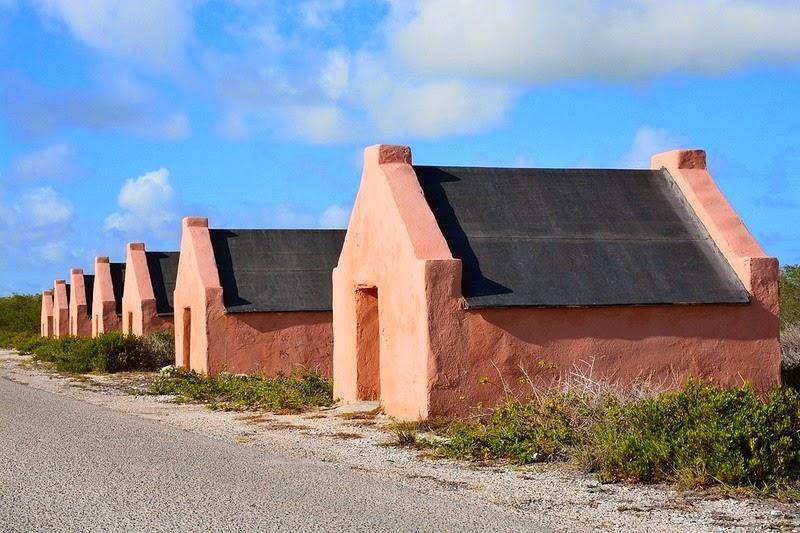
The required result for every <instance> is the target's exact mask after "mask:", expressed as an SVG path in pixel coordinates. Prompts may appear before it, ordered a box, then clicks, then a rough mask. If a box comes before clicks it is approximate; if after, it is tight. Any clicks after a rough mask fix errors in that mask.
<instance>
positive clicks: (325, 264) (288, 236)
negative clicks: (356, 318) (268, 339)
mask: <svg viewBox="0 0 800 533" xmlns="http://www.w3.org/2000/svg"><path fill="white" fill-rule="evenodd" d="M209 233H210V236H211V245H212V247H213V249H214V257H215V260H216V263H217V270H218V272H219V279H220V284H221V285H222V291H223V301H224V304H225V309H226V310H227V312H229V313H246V312H289V311H330V310H331V308H332V293H331V283H332V281H331V276H332V271H333V268H334V267H335V266H336V263H337V261H338V259H339V254H340V252H341V249H342V242H343V241H344V235H345V232H344V231H343V230H239V229H231V230H225V229H212V230H209Z"/></svg>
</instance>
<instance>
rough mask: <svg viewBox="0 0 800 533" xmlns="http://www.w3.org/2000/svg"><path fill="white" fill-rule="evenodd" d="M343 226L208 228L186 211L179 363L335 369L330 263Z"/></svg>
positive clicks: (237, 368) (178, 297)
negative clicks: (333, 363)
mask: <svg viewBox="0 0 800 533" xmlns="http://www.w3.org/2000/svg"><path fill="white" fill-rule="evenodd" d="M343 238H344V231H335V230H262V229H245V230H239V229H209V228H208V219H206V218H195V217H188V218H184V219H183V233H182V237H181V246H180V260H179V262H178V276H177V281H176V286H175V350H176V364H177V365H178V366H182V367H184V368H190V369H192V370H195V371H197V372H203V373H209V374H215V373H218V372H221V371H227V372H234V373H237V372H258V373H262V374H265V375H271V374H275V373H278V372H283V373H287V372H292V371H295V370H301V369H316V370H318V371H319V372H320V373H321V374H323V375H325V376H330V375H331V359H332V331H331V320H332V316H331V270H332V269H333V266H334V265H335V264H336V260H337V258H338V257H339V251H340V250H341V244H342V240H343Z"/></svg>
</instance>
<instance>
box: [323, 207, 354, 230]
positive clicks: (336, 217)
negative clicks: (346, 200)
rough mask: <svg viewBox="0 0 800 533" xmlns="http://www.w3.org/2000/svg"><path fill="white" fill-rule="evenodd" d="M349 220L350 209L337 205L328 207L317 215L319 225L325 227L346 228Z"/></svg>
mask: <svg viewBox="0 0 800 533" xmlns="http://www.w3.org/2000/svg"><path fill="white" fill-rule="evenodd" d="M349 221H350V209H347V208H345V207H342V206H339V205H332V206H330V207H328V208H327V209H326V210H325V211H323V212H322V214H321V215H320V217H319V227H321V228H325V229H340V228H346V227H347V223H348V222H349Z"/></svg>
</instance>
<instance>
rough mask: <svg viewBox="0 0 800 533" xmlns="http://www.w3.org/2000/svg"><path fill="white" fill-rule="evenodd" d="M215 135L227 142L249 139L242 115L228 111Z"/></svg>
mask: <svg viewBox="0 0 800 533" xmlns="http://www.w3.org/2000/svg"><path fill="white" fill-rule="evenodd" d="M215 131H216V132H217V135H219V136H220V137H222V138H223V139H228V140H229V141H242V140H245V139H248V138H249V137H250V128H248V127H247V119H246V118H245V116H244V114H243V113H239V112H236V111H228V112H227V113H226V114H225V116H224V117H223V118H222V120H221V121H220V122H219V124H217V127H216V129H215Z"/></svg>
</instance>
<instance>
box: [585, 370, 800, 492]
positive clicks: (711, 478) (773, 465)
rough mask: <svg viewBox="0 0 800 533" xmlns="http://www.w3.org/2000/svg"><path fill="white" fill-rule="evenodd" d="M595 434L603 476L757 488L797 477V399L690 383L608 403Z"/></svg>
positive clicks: (781, 391)
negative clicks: (636, 399)
mask: <svg viewBox="0 0 800 533" xmlns="http://www.w3.org/2000/svg"><path fill="white" fill-rule="evenodd" d="M604 415H605V416H603V418H602V421H601V422H600V424H599V425H598V427H597V428H596V430H595V431H594V435H593V440H594V442H593V447H594V449H595V450H596V453H597V456H598V465H599V471H600V477H601V478H602V479H605V480H609V481H642V482H647V483H653V482H662V481H676V482H679V483H681V484H682V485H684V486H689V487H696V486H706V485H711V484H717V483H720V484H723V485H731V486H752V487H758V488H764V487H770V486H781V485H788V484H791V483H793V482H795V481H798V480H800V394H798V393H797V392H796V391H794V390H793V389H789V388H778V389H775V390H774V391H772V392H771V393H770V394H769V395H768V396H767V397H766V399H764V400H762V399H761V398H759V397H758V394H757V393H756V392H755V391H754V390H753V389H752V388H750V387H736V388H731V389H721V388H718V387H714V386H710V385H706V384H702V383H698V382H689V383H688V384H687V385H686V386H685V387H684V388H683V389H682V390H680V391H677V392H674V393H667V394H661V395H659V396H657V397H654V398H648V399H644V400H642V401H640V402H636V403H633V404H628V405H626V404H621V403H614V402H610V403H609V404H608V405H607V407H606V409H605V411H604Z"/></svg>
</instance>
